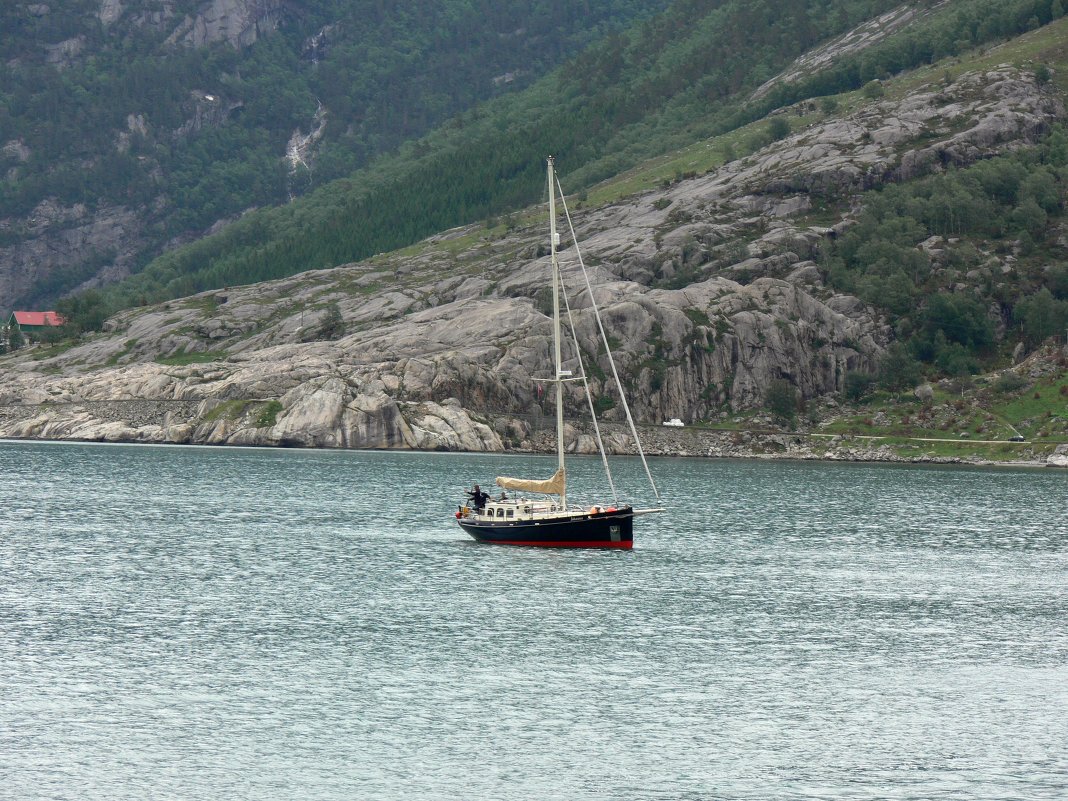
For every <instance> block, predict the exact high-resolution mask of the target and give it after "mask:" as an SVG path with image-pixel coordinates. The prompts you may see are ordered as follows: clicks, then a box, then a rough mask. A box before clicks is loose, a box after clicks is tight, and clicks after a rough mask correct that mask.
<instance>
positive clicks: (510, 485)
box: [497, 467, 564, 495]
mask: <svg viewBox="0 0 1068 801" xmlns="http://www.w3.org/2000/svg"><path fill="white" fill-rule="evenodd" d="M497 486H498V487H501V488H502V489H510V490H516V491H517V492H541V493H544V494H545V495H563V493H564V468H562V467H561V468H560V469H559V470H557V471H556V472H555V473H554V474H553V477H552V478H547V479H545V480H544V481H538V480H537V479H526V478H508V477H507V476H497Z"/></svg>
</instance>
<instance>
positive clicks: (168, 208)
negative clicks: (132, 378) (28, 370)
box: [0, 0, 666, 302]
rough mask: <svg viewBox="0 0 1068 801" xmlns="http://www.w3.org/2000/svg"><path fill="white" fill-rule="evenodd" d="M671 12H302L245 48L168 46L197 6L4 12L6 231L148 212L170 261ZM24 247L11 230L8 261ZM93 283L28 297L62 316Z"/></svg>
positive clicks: (335, 7) (306, 8)
mask: <svg viewBox="0 0 1068 801" xmlns="http://www.w3.org/2000/svg"><path fill="white" fill-rule="evenodd" d="M665 3H666V0H664V2H656V1H655V0H654V2H649V1H648V0H646V2H638V0H587V2H584V3H581V4H574V3H568V2H564V1H563V0H539V1H538V2H534V3H519V2H515V0H495V1H494V2H489V0H463V1H462V2H457V1H455V0H454V1H453V2H447V1H446V0H422V1H421V2H414V3H403V4H395V3H382V2H378V1H377V0H360V1H359V2H348V1H342V0H303V1H302V2H290V3H286V4H284V5H283V6H282V8H283V12H282V13H283V16H282V19H281V20H280V22H279V26H278V30H277V31H276V32H274V33H272V34H270V35H266V36H263V37H261V38H260V39H259V40H258V41H256V42H255V43H254V44H252V45H251V46H248V47H235V46H233V45H232V44H231V43H230V42H228V41H218V42H214V43H208V44H206V45H204V46H202V47H193V46H190V45H188V44H186V43H183V42H181V41H179V42H168V37H169V36H171V35H172V31H174V30H175V28H176V26H177V25H178V24H179V22H180V21H181V19H182V17H183V15H185V14H194V13H196V12H197V10H198V8H199V7H201V6H203V5H204V4H203V3H198V2H168V3H159V2H150V1H149V0H140V2H127V3H124V4H123V7H124V8H125V11H124V12H123V14H122V16H121V17H119V18H118V19H116V20H111V21H109V22H108V24H105V22H104V21H103V20H102V19H101V18H100V16H99V14H98V12H99V11H100V7H101V6H100V2H99V0H96V2H89V0H72V2H68V3H65V4H64V8H63V9H62V11H60V10H59V9H56V8H54V9H51V10H50V8H49V6H47V5H44V4H31V3H4V4H2V5H0V60H3V61H4V63H5V69H4V70H0V147H2V149H0V220H3V218H20V217H25V216H27V215H29V214H30V213H31V212H32V210H33V209H34V208H35V207H36V206H37V205H38V204H39V203H40V202H41V201H42V200H45V199H46V198H48V199H52V200H54V201H56V202H58V203H61V204H64V205H68V206H69V205H72V204H77V203H81V204H85V205H86V206H88V207H89V208H94V207H96V206H98V205H100V204H105V203H106V204H113V205H123V206H127V207H135V208H147V207H154V210H153V212H152V219H153V224H154V238H155V241H156V242H157V243H158V246H160V247H162V246H163V244H164V243H165V242H167V241H168V240H170V239H172V238H173V237H175V236H178V235H182V234H186V233H189V232H196V233H198V234H199V233H200V232H202V231H203V230H204V229H205V228H208V227H209V226H211V225H212V224H214V223H216V222H217V221H219V220H222V219H225V218H227V217H230V216H233V215H235V214H238V213H240V212H242V211H244V210H246V209H248V208H250V207H264V206H272V205H278V204H281V203H284V202H286V201H287V200H288V199H290V198H291V197H293V196H297V195H300V194H302V193H305V192H307V191H308V190H310V189H312V188H314V187H316V186H319V185H321V184H325V183H327V182H329V181H330V180H332V179H335V178H338V177H341V176H344V175H348V174H349V173H351V172H352V171H354V170H356V169H358V168H360V167H362V166H364V165H366V164H367V163H369V162H370V161H372V160H373V159H374V158H375V157H376V156H378V155H380V154H382V153H385V152H389V151H391V150H393V149H395V148H396V147H397V146H398V145H399V144H400V143H402V142H405V141H407V140H410V139H412V138H414V137H418V136H421V135H423V134H425V133H427V132H428V131H430V130H431V129H432V128H434V127H435V126H437V125H439V124H440V123H442V122H443V121H445V120H446V119H448V118H450V117H452V116H453V115H455V114H456V113H457V112H460V111H463V110H464V109H468V108H470V107H471V106H473V105H475V104H477V103H478V102H481V101H483V100H485V99H487V98H490V97H493V96H498V95H501V94H504V93H507V92H512V91H517V90H521V89H522V88H523V87H525V86H528V85H529V84H530V83H532V82H533V81H535V80H536V79H537V78H538V77H539V76H541V75H543V74H545V73H546V72H547V71H549V70H551V69H552V68H554V67H556V66H557V65H559V64H560V63H561V61H562V60H563V59H565V58H566V57H567V56H569V55H571V54H573V53H575V52H578V51H579V50H581V49H582V48H583V47H585V46H587V45H589V44H590V43H592V42H595V41H598V40H600V39H601V38H603V36H604V35H606V34H607V33H609V32H611V31H614V30H617V29H619V28H623V27H625V26H627V25H629V24H631V23H632V22H633V21H634V20H635V19H640V18H642V17H644V16H647V15H649V14H651V13H654V12H656V11H657V10H659V8H661V7H662V6H663V5H664V4H665ZM166 8H169V9H170V12H171V13H169V14H165V13H164V12H163V11H161V9H166ZM320 108H321V109H322V110H323V111H324V112H325V114H324V115H323V117H322V121H323V126H324V127H323V130H322V131H321V132H320V135H321V140H320V141H319V147H318V149H317V153H316V158H315V159H314V161H312V160H310V159H309V162H308V163H306V164H305V165H302V166H301V167H299V169H298V170H297V171H296V172H295V173H294V172H293V171H291V170H289V169H288V165H287V164H286V161H285V159H284V156H285V153H286V146H287V142H288V141H289V139H290V137H291V136H292V135H293V133H294V131H296V130H301V131H303V132H304V133H308V132H309V131H310V130H311V129H312V128H313V126H314V125H315V124H316V112H317V110H319V109H320ZM5 145H6V146H5ZM18 236H19V231H18V230H17V228H15V229H12V228H11V226H6V227H5V226H0V237H2V241H0V245H3V244H5V243H8V242H10V241H15V240H17V238H18ZM94 266H96V267H97V268H98V267H99V265H93V264H87V265H83V267H84V269H81V270H78V271H75V272H73V273H71V274H69V275H58V276H52V277H50V278H49V279H48V281H47V282H46V283H44V284H42V285H40V286H38V287H37V290H36V292H35V293H34V296H35V297H40V298H54V297H55V296H56V295H57V294H58V293H60V292H63V291H65V290H68V289H70V288H71V287H72V286H75V285H77V283H78V282H79V281H80V280H82V279H84V278H85V277H87V275H89V274H91V273H92V270H93V268H94ZM7 300H8V301H9V302H10V301H12V300H16V299H7ZM27 300H32V298H27Z"/></svg>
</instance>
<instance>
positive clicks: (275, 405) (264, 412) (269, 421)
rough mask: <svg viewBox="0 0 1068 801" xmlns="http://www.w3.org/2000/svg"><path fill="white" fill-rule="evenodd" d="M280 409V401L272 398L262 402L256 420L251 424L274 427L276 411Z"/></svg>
mask: <svg viewBox="0 0 1068 801" xmlns="http://www.w3.org/2000/svg"><path fill="white" fill-rule="evenodd" d="M280 411H282V404H281V402H280V401H276V400H272V401H267V403H265V404H263V407H262V408H261V409H260V410H259V414H258V415H257V416H256V422H254V423H253V424H252V425H253V426H254V427H256V428H274V424H275V423H276V422H277V419H278V413H279V412H280Z"/></svg>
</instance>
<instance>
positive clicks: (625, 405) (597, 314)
mask: <svg viewBox="0 0 1068 801" xmlns="http://www.w3.org/2000/svg"><path fill="white" fill-rule="evenodd" d="M556 189H557V191H558V193H559V195H560V205H561V207H562V208H563V210H564V217H565V218H566V219H567V227H568V230H569V231H571V241H572V243H573V244H574V246H575V254H576V255H577V256H578V263H579V267H580V268H582V278H583V279H584V280H585V282H586V291H587V292H589V293H590V306H592V307H593V316H594V318H595V319H596V320H597V328H598V330H599V331H600V332H601V342H602V343H603V344H604V349H605V353H606V354H607V355H608V364H609V365H610V366H611V368H612V376H613V378H615V380H616V389H617V390H618V392H619V399H620V401H622V403H623V412H624V413H625V414H626V415H627V424H628V425H629V426H630V433H631V436H633V437H634V444H635V446H637V448H638V456H640V457H641V460H642V467H644V468H645V475H646V478H648V479H649V486H650V487H652V488H653V494H654V495H655V496H656V500H657V503H659V502H660V492H659V491H658V490H657V488H656V482H655V481H653V474H652V471H650V470H649V463H648V462H647V461H646V459H645V451H644V450H642V441H641V439H640V438H639V437H638V428H637V426H635V425H634V418H633V417H632V416H631V413H630V404H628V403H627V395H626V393H625V392H623V382H622V381H621V380H620V378H619V372H618V371H617V370H616V360H615V359H614V358H613V357H612V348H611V347H610V346H609V344H608V335H607V334H606V333H605V330H604V324H603V323H602V322H601V312H600V309H598V308H597V301H596V300H595V299H594V297H593V285H592V284H591V283H590V275H589V273H588V272H587V271H586V264H585V262H584V261H583V260H582V251H581V250H579V246H578V237H577V236H576V235H575V226H574V224H573V223H572V222H571V212H570V211H569V210H568V208H567V201H566V200H565V199H564V189H563V187H562V186H560V178H559V177H557V178H556ZM560 283H561V285H562V284H563V280H561V282H560ZM565 302H566V301H565ZM568 315H569V317H570V311H569V312H568ZM575 345H576V347H577V346H578V340H576V341H575ZM579 363H580V364H581V358H580V360H579ZM590 403H591V405H592V403H593V401H592V400H591V401H590ZM595 420H596V418H595ZM602 454H603V450H602Z"/></svg>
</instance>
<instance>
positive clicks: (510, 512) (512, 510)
mask: <svg viewBox="0 0 1068 801" xmlns="http://www.w3.org/2000/svg"><path fill="white" fill-rule="evenodd" d="M508 516H509V517H515V509H509V510H508Z"/></svg>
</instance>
